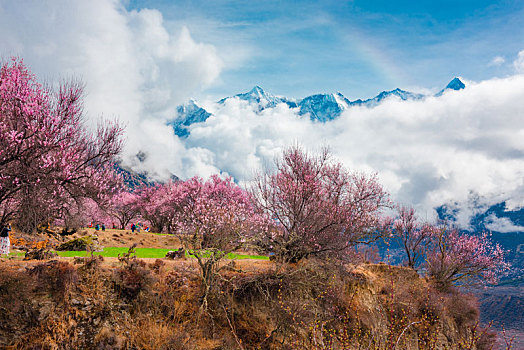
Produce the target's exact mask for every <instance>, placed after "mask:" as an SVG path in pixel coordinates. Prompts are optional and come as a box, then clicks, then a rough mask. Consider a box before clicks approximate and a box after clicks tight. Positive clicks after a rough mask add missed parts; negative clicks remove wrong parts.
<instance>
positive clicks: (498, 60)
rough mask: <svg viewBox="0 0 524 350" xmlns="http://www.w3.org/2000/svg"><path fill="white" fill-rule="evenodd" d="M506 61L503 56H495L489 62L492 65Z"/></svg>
mask: <svg viewBox="0 0 524 350" xmlns="http://www.w3.org/2000/svg"><path fill="white" fill-rule="evenodd" d="M504 62H506V59H505V58H504V57H502V56H495V57H493V59H492V60H491V62H490V63H489V65H490V66H500V65H502V64H504Z"/></svg>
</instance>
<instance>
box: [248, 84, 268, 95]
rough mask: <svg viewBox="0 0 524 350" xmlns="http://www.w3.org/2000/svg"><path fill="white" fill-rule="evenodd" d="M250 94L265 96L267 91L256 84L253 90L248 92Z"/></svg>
mask: <svg viewBox="0 0 524 350" xmlns="http://www.w3.org/2000/svg"><path fill="white" fill-rule="evenodd" d="M248 94H252V95H258V96H263V95H264V94H265V92H264V89H262V88H261V87H260V86H258V85H255V86H254V87H253V88H252V89H251V91H249V92H248Z"/></svg>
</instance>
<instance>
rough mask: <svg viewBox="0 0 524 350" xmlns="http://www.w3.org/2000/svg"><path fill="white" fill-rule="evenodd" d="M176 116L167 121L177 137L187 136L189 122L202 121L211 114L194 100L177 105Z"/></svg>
mask: <svg viewBox="0 0 524 350" xmlns="http://www.w3.org/2000/svg"><path fill="white" fill-rule="evenodd" d="M176 113H177V117H176V118H175V119H173V120H172V121H169V122H168V125H171V126H172V127H173V130H174V131H175V134H176V135H177V136H179V137H187V136H189V130H188V127H189V126H190V125H191V124H195V123H202V122H205V121H206V120H207V118H209V117H210V116H211V113H209V112H208V111H206V110H205V109H204V108H202V107H200V106H199V105H197V104H196V102H195V101H194V100H190V101H189V102H188V103H186V104H184V105H182V106H178V107H177V109H176Z"/></svg>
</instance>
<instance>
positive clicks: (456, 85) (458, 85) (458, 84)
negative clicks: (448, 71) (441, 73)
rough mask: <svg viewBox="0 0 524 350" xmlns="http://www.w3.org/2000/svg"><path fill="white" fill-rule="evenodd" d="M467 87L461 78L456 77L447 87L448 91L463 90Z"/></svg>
mask: <svg viewBox="0 0 524 350" xmlns="http://www.w3.org/2000/svg"><path fill="white" fill-rule="evenodd" d="M465 87H466V85H465V84H464V83H463V82H462V81H461V80H460V79H459V78H457V77H455V78H453V80H452V81H450V82H449V84H448V85H447V86H446V89H451V90H461V89H464V88H465Z"/></svg>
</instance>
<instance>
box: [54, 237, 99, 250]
mask: <svg viewBox="0 0 524 350" xmlns="http://www.w3.org/2000/svg"><path fill="white" fill-rule="evenodd" d="M97 249H99V245H98V237H96V236H85V237H79V238H75V239H72V240H70V241H67V242H65V243H62V244H60V245H59V246H58V247H57V248H56V250H60V251H67V250H71V251H84V250H91V251H96V250H97Z"/></svg>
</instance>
